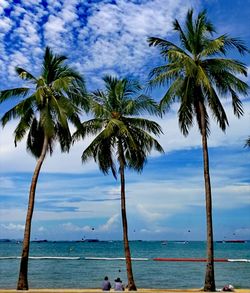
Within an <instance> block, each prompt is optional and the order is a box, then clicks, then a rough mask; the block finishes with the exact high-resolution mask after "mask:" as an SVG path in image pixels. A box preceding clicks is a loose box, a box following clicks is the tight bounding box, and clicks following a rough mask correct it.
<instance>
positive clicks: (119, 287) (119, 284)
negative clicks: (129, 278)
mask: <svg viewBox="0 0 250 293" xmlns="http://www.w3.org/2000/svg"><path fill="white" fill-rule="evenodd" d="M114 289H115V291H124V286H123V284H122V280H121V279H120V278H117V279H116V280H115V286H114Z"/></svg>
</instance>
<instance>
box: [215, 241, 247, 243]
mask: <svg viewBox="0 0 250 293" xmlns="http://www.w3.org/2000/svg"><path fill="white" fill-rule="evenodd" d="M216 242H217V243H246V242H247V241H246V240H223V241H216Z"/></svg>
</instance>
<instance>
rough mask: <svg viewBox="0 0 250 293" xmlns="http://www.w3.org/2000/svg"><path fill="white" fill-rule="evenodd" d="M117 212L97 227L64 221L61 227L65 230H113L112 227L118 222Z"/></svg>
mask: <svg viewBox="0 0 250 293" xmlns="http://www.w3.org/2000/svg"><path fill="white" fill-rule="evenodd" d="M118 217H119V215H118V214H115V215H113V216H112V217H110V218H109V219H108V220H107V222H106V223H105V224H103V225H100V226H98V227H95V228H93V227H91V226H89V225H86V226H82V227H81V226H78V225H74V224H72V223H71V222H68V223H64V224H62V226H63V229H64V230H65V231H70V232H93V231H94V232H95V233H97V232H100V233H103V232H110V231H114V229H115V228H116V227H117V223H118Z"/></svg>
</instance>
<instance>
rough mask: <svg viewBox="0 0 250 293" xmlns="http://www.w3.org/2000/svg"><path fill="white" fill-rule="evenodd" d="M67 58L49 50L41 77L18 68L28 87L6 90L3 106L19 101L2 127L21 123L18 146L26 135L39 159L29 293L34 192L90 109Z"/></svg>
mask: <svg viewBox="0 0 250 293" xmlns="http://www.w3.org/2000/svg"><path fill="white" fill-rule="evenodd" d="M66 59H67V58H66V57H65V56H59V55H54V54H53V53H52V51H51V50H50V49H49V48H48V47H47V48H46V50H45V54H44V59H43V65H42V73H41V75H40V76H39V77H37V78H36V77H34V76H33V75H32V74H31V73H29V72H28V71H26V70H25V69H22V68H19V67H18V68H16V72H17V74H18V75H19V77H20V78H22V79H23V80H25V81H26V82H29V86H27V87H19V88H13V89H8V90H4V91H2V92H1V95H0V103H2V102H4V101H6V100H10V99H12V98H17V97H18V98H20V99H21V101H20V100H19V101H18V102H17V104H16V105H15V106H14V107H13V108H11V109H10V110H8V111H7V112H6V113H5V114H4V115H3V117H2V118H1V123H2V125H3V127H4V126H5V125H6V123H8V122H9V121H10V120H11V119H19V122H18V124H17V127H16V128H15V131H14V137H15V145H16V144H17V142H19V141H21V140H22V139H23V138H24V137H25V136H26V134H28V135H27V150H28V151H29V152H30V153H31V154H32V155H33V156H35V158H36V159H37V162H36V167H35V170H34V173H33V176H32V181H31V185H30V192H29V203H28V209H27V216H26V223H25V231H24V239H23V248H22V257H21V263H20V272H19V279H18V284H17V289H18V290H28V288H29V286H28V257H29V244H30V234H31V221H32V214H33V209H34V202H35V191H36V185H37V181H38V176H39V172H40V169H41V167H42V164H43V161H44V159H45V156H46V154H47V153H48V152H50V154H52V151H53V147H54V144H55V142H56V141H58V142H59V144H60V147H61V150H62V151H63V152H65V151H66V152H68V151H69V148H70V145H71V133H70V129H69V124H68V122H72V123H73V125H75V126H77V127H81V123H80V118H79V114H80V108H83V107H84V108H85V109H87V107H88V102H87V99H85V98H84V96H85V83H84V80H83V78H82V77H81V76H80V75H79V74H78V73H77V72H76V71H74V70H73V69H71V68H70V67H69V66H67V65H65V64H64V62H65V60H66Z"/></svg>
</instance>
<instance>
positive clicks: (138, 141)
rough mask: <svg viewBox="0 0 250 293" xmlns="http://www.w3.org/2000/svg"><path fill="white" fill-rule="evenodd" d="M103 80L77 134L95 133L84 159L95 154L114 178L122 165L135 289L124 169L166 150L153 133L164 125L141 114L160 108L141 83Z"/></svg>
mask: <svg viewBox="0 0 250 293" xmlns="http://www.w3.org/2000/svg"><path fill="white" fill-rule="evenodd" d="M104 82H105V90H102V91H101V90H98V91H95V92H94V93H93V94H92V111H93V113H94V119H92V120H89V121H86V122H84V123H83V129H84V132H82V131H78V132H77V133H76V134H75V137H76V138H80V137H81V136H83V137H84V136H85V135H86V134H87V133H90V134H95V135H96V136H95V138H94V139H93V141H92V142H91V143H90V145H89V146H88V147H87V148H86V149H85V150H84V152H83V154H82V161H83V162H85V161H87V160H88V159H90V158H94V160H95V161H96V162H97V163H98V165H99V168H100V170H101V171H102V172H103V173H104V174H107V173H108V172H109V171H110V170H111V171H112V173H113V175H114V177H115V178H117V173H118V172H117V168H116V165H118V167H119V174H120V184H121V214H122V224H123V240H124V251H125V257H126V268H127V277H128V289H129V290H136V285H135V282H134V277H133V272H132V264H131V255H130V248H129V241H128V227H127V216H126V202H125V169H126V168H131V169H134V170H136V171H138V172H140V171H142V169H143V166H144V164H145V162H146V159H147V156H148V154H149V153H150V151H151V150H152V149H155V150H157V151H159V152H163V149H162V147H161V146H160V144H159V143H158V142H157V140H156V139H155V138H154V137H152V136H151V134H153V135H156V136H157V135H159V134H160V133H161V127H160V126H159V125H158V124H157V123H156V122H154V121H151V120H148V119H145V118H142V117H138V116H141V115H142V114H143V113H156V112H157V105H156V103H155V102H154V101H153V100H152V99H151V98H149V97H147V96H144V95H139V92H140V91H141V87H140V85H139V84H138V82H135V81H131V80H128V79H126V78H125V79H118V78H115V77H111V76H105V77H104Z"/></svg>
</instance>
